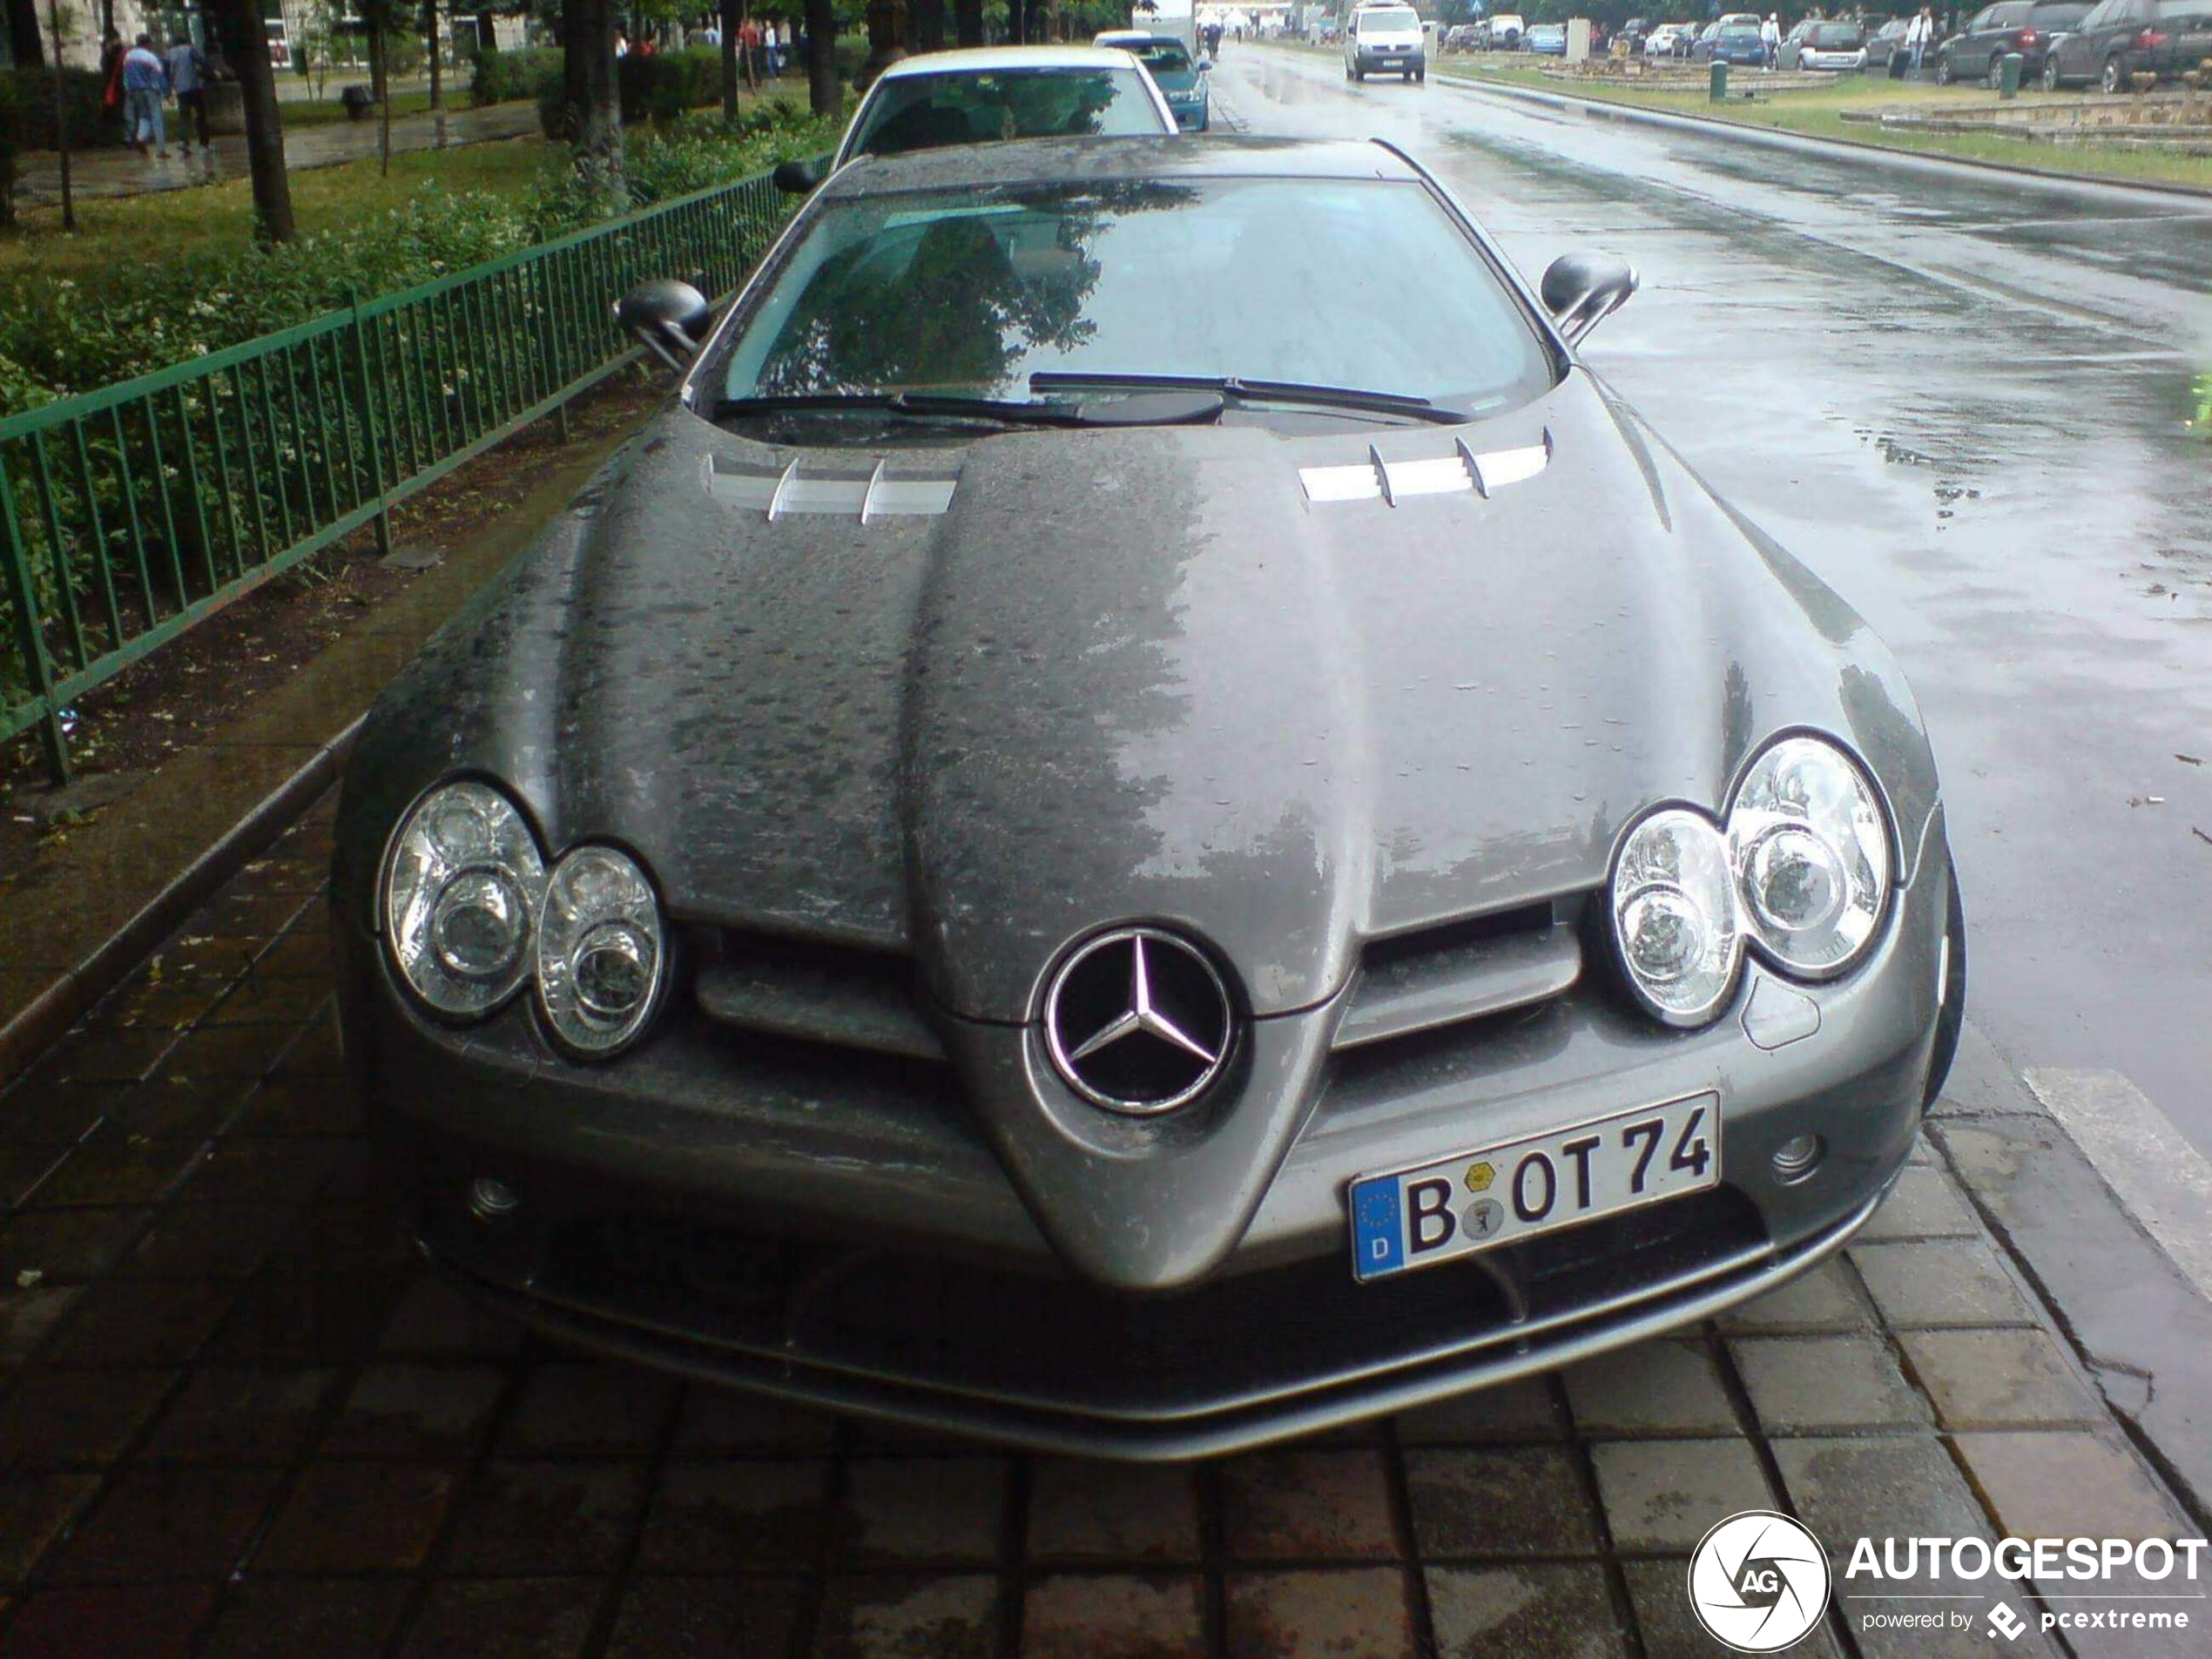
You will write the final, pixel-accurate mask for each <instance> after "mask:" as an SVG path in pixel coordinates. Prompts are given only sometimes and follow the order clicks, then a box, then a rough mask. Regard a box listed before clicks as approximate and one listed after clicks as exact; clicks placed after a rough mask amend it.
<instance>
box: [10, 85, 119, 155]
mask: <svg viewBox="0 0 2212 1659" xmlns="http://www.w3.org/2000/svg"><path fill="white" fill-rule="evenodd" d="M62 92H63V103H64V107H65V108H66V110H67V111H68V113H69V144H70V148H71V149H72V150H86V149H90V148H91V146H93V145H102V144H120V143H121V142H122V141H123V119H122V118H121V117H120V116H119V115H116V116H111V113H110V111H109V110H108V107H107V105H106V104H105V102H104V101H103V100H104V99H105V97H106V95H107V83H106V82H105V81H103V80H102V79H101V78H99V75H98V73H97V72H96V71H92V70H89V69H71V70H64V71H62ZM0 125H5V127H6V129H7V131H8V132H9V134H10V136H12V137H13V138H14V140H15V143H16V145H17V148H18V149H22V150H51V149H52V148H53V147H54V71H52V70H51V69H0Z"/></svg>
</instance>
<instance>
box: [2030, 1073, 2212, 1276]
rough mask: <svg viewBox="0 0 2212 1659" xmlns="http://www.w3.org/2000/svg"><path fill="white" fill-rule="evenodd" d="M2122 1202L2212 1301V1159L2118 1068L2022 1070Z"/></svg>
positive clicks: (2159, 1245)
mask: <svg viewBox="0 0 2212 1659" xmlns="http://www.w3.org/2000/svg"><path fill="white" fill-rule="evenodd" d="M2020 1076H2021V1079H2022V1081H2024V1082H2026V1083H2027V1086H2028V1088H2029V1089H2032V1090H2033V1092H2034V1095H2035V1097H2036V1099H2038V1100H2040V1101H2041V1102H2042V1103H2043V1109H2045V1110H2046V1111H2047V1112H2049V1113H2050V1114H2051V1116H2053V1117H2054V1118H2056V1119H2057V1120H2058V1122H2059V1123H2060V1126H2061V1127H2062V1128H2064V1129H2065V1130H2066V1131H2067V1134H2069V1135H2071V1136H2073V1137H2074V1143H2075V1144H2076V1145H2077V1146H2079V1147H2080V1149H2081V1150H2082V1152H2083V1154H2084V1155H2085V1156H2087V1158H2088V1160H2089V1162H2090V1163H2093V1164H2094V1165H2095V1166H2096V1170H2097V1173H2098V1174H2099V1175H2101V1176H2102V1177H2104V1180H2105V1184H2106V1185H2107V1186H2108V1187H2110V1188H2111V1189H2112V1190H2113V1191H2114V1193H2115V1194H2117V1195H2118V1196H2119V1198H2120V1203H2121V1207H2122V1208H2123V1209H2125V1210H2126V1211H2128V1214H2129V1215H2131V1216H2133V1217H2134V1218H2135V1219H2136V1221H2138V1222H2139V1223H2141V1225H2142V1227H2143V1230H2144V1231H2146V1232H2148V1233H2149V1234H2150V1236H2151V1237H2152V1238H2154V1239H2155V1240H2156V1241H2157V1243H2158V1247H2159V1248H2160V1249H2161V1250H2162V1251H2165V1252H2166V1254H2167V1256H2168V1258H2170V1259H2171V1260H2172V1261H2173V1264H2174V1265H2175V1266H2176V1267H2178V1268H2180V1269H2181V1270H2182V1274H2183V1275H2184V1276H2185V1277H2187V1278H2188V1281H2189V1282H2190V1283H2191V1284H2192V1285H2195V1286H2196V1288H2197V1291H2199V1293H2200V1294H2202V1296H2203V1297H2204V1298H2206V1299H2207V1300H2208V1301H2212V1224H2208V1217H2212V1163H2208V1162H2207V1161H2206V1159H2205V1157H2204V1155H2203V1154H2202V1153H2201V1152H2199V1151H2198V1150H2196V1149H2195V1147H2193V1146H2191V1145H2190V1144H2189V1143H2188V1142H2187V1141H2186V1140H2184V1139H2182V1133H2181V1131H2180V1130H2177V1129H2175V1127H2174V1124H2173V1122H2172V1120H2171V1119H2169V1118H2168V1116H2166V1114H2165V1113H2163V1112H2161V1111H2160V1110H2159V1109H2158V1108H2157V1107H2155V1106H2154V1105H2152V1104H2151V1103H2150V1100H2149V1098H2148V1096H2146V1095H2144V1093H2143V1092H2142V1090H2141V1089H2138V1088H2136V1087H2135V1085H2134V1084H2133V1083H2131V1082H2128V1079H2127V1078H2125V1077H2123V1076H2121V1074H2120V1073H2118V1072H2116V1071H2062V1070H2037V1071H2024V1072H2022V1073H2021V1074H2020Z"/></svg>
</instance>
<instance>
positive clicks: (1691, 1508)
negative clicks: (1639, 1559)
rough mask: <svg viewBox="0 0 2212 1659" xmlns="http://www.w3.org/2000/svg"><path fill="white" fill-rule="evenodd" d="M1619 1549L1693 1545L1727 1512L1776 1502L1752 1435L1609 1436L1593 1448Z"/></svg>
mask: <svg viewBox="0 0 2212 1659" xmlns="http://www.w3.org/2000/svg"><path fill="white" fill-rule="evenodd" d="M1590 1459H1591V1461H1592V1462H1593V1463H1594V1464H1595V1466H1596V1467H1597V1485H1598V1493H1599V1495H1600V1496H1601V1498H1602V1500H1603V1501H1604V1505H1605V1519H1606V1522H1607V1525H1608V1527H1610V1528H1611V1531H1612V1536H1613V1542H1614V1545H1615V1548H1620V1549H1633V1550H1651V1549H1679V1550H1683V1551H1688V1550H1689V1549H1691V1548H1695V1547H1696V1543H1697V1541H1698V1540H1699V1539H1701V1538H1703V1536H1704V1535H1705V1534H1706V1533H1708V1532H1709V1531H1710V1530H1711V1529H1712V1526H1713V1523H1714V1522H1715V1521H1718V1520H1720V1519H1721V1518H1722V1517H1723V1516H1725V1515H1732V1514H1738V1513H1740V1512H1741V1511H1743V1510H1745V1509H1771V1508H1772V1507H1774V1504H1775V1496H1774V1492H1773V1490H1772V1488H1771V1487H1770V1486H1769V1484H1768V1482H1767V1478H1766V1471H1765V1470H1764V1469H1763V1468H1762V1467H1760V1465H1759V1458H1758V1453H1757V1452H1755V1451H1753V1450H1752V1449H1751V1443H1750V1441H1749V1440H1610V1441H1608V1442H1606V1443H1605V1444H1604V1445H1602V1446H1596V1447H1591V1449H1590Z"/></svg>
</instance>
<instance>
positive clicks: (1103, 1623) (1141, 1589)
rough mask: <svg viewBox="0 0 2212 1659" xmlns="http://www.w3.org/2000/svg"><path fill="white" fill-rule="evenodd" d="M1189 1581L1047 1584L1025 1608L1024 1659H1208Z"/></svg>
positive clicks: (1111, 1578)
mask: <svg viewBox="0 0 2212 1659" xmlns="http://www.w3.org/2000/svg"><path fill="white" fill-rule="evenodd" d="M1202 1591H1203V1587H1202V1585H1201V1582H1200V1581H1199V1580H1198V1579H1197V1577H1195V1576H1193V1575H1187V1574H1184V1575H1145V1576H1138V1575H1135V1574H1128V1575H1119V1574H1116V1575H1089V1576H1082V1577H1077V1576H1072V1575H1069V1576H1062V1577H1057V1578H1048V1579H1045V1580H1043V1581H1041V1582H1038V1583H1035V1584H1033V1585H1031V1586H1030V1587H1029V1590H1028V1594H1027V1595H1024V1596H1023V1597H1022V1659H1209V1655H1208V1649H1207V1647H1206V1631H1205V1614H1204V1605H1203V1593H1202Z"/></svg>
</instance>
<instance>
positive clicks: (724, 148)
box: [526, 98, 842, 237]
mask: <svg viewBox="0 0 2212 1659" xmlns="http://www.w3.org/2000/svg"><path fill="white" fill-rule="evenodd" d="M841 131H842V128H841V126H840V124H839V123H837V122H835V121H824V120H818V119H817V118H815V117H813V115H811V114H809V113H808V112H807V110H806V106H805V105H803V104H794V103H791V102H788V101H786V100H785V99H781V98H772V99H764V100H763V101H761V102H760V103H758V104H753V105H747V106H746V107H745V108H744V109H743V110H741V111H738V119H737V120H736V121H735V122H734V123H732V124H730V125H724V123H723V120H722V118H721V115H720V114H719V113H718V112H715V111H698V112H695V113H692V114H691V115H687V116H685V117H682V118H679V119H678V120H676V121H673V122H671V123H670V124H669V125H666V126H664V127H660V128H645V129H641V130H639V131H637V132H631V133H629V134H628V135H627V138H626V142H625V143H624V146H623V148H624V156H623V172H624V182H625V184H626V185H627V186H628V189H629V193H630V206H631V211H633V212H635V211H636V210H637V209H639V208H642V207H650V206H652V205H653V204H654V203H655V202H661V201H667V200H668V199H671V197H676V196H685V195H689V194H690V193H691V192H693V191H695V190H705V189H706V188H707V187H708V186H709V185H718V184H723V183H725V182H726V181H728V180H730V179H742V178H744V177H745V176H746V175H747V174H748V173H756V172H766V171H767V170H768V169H769V168H771V167H772V166H774V165H776V164H777V163H778V162H779V161H783V160H786V159H787V158H791V157H793V156H813V155H820V154H823V153H824V152H827V151H830V150H833V149H834V148H835V147H836V145H837V139H838V135H839V133H840V132H841ZM597 201H598V192H597V188H596V186H595V185H593V184H592V183H591V182H590V181H589V180H587V179H583V178H582V177H580V176H579V175H578V174H577V173H575V172H563V174H562V175H561V177H560V178H559V179H557V180H556V181H555V182H554V183H553V184H551V185H546V186H544V187H543V188H541V189H540V190H539V191H538V192H536V194H535V195H533V196H532V198H531V199H530V201H529V206H528V207H527V209H526V212H527V215H528V217H529V220H530V222H531V224H532V226H534V228H535V229H536V232H537V233H538V234H539V235H540V236H542V237H550V236H558V235H560V234H561V233H563V232H564V231H568V230H572V229H575V228H576V227H577V226H579V225H583V224H588V223H590V220H591V219H592V217H593V216H594V212H595V209H596V206H597Z"/></svg>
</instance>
